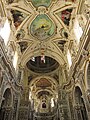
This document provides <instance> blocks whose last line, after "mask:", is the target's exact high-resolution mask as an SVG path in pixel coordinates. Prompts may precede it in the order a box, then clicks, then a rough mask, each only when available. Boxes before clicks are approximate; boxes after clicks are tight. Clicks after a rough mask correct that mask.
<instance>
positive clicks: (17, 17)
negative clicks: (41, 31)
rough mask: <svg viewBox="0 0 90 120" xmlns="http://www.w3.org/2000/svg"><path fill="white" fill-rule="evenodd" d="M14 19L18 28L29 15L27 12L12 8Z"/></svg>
mask: <svg viewBox="0 0 90 120" xmlns="http://www.w3.org/2000/svg"><path fill="white" fill-rule="evenodd" d="M11 13H12V16H13V21H14V25H15V27H16V29H17V28H18V27H19V26H20V24H21V23H22V22H23V21H24V19H25V18H26V17H27V15H26V14H25V13H22V12H21V11H18V10H11Z"/></svg>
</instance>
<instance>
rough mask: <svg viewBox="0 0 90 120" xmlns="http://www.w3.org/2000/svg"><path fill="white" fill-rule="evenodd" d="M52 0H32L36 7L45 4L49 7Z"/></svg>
mask: <svg viewBox="0 0 90 120" xmlns="http://www.w3.org/2000/svg"><path fill="white" fill-rule="evenodd" d="M51 1H52V0H32V4H33V5H34V6H35V7H39V6H45V7H48V6H49V5H50V4H51Z"/></svg>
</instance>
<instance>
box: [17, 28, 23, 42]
mask: <svg viewBox="0 0 90 120" xmlns="http://www.w3.org/2000/svg"><path fill="white" fill-rule="evenodd" d="M24 36H25V30H24V29H21V30H20V31H18V33H17V36H16V38H17V40H20V39H22V38H24Z"/></svg>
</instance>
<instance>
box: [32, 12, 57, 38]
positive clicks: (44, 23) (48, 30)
mask: <svg viewBox="0 0 90 120" xmlns="http://www.w3.org/2000/svg"><path fill="white" fill-rule="evenodd" d="M55 30H56V27H55V24H54V23H53V22H52V21H51V19H50V18H49V17H48V16H47V15H45V14H42V15H38V16H37V17H36V18H35V19H34V20H33V22H32V23H31V26H30V31H31V34H32V35H33V36H34V37H36V38H37V39H40V40H45V39H47V38H49V37H51V36H52V35H53V34H54V33H55Z"/></svg>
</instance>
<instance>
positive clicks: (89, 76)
mask: <svg viewBox="0 0 90 120" xmlns="http://www.w3.org/2000/svg"><path fill="white" fill-rule="evenodd" d="M85 83H86V89H87V90H88V89H90V61H88V62H86V68H85Z"/></svg>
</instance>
